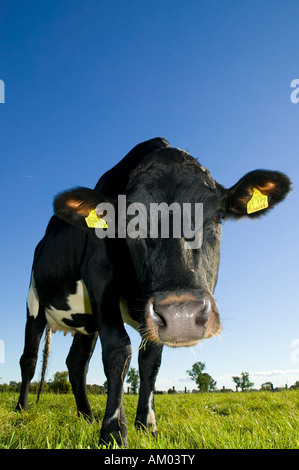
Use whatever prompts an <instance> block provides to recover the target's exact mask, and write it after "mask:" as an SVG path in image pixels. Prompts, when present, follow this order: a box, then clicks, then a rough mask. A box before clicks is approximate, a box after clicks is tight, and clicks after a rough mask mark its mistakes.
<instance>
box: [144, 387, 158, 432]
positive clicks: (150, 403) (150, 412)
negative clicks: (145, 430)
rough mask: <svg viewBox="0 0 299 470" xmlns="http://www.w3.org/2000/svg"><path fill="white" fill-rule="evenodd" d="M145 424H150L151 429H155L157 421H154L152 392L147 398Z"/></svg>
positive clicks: (148, 425)
mask: <svg viewBox="0 0 299 470" xmlns="http://www.w3.org/2000/svg"><path fill="white" fill-rule="evenodd" d="M146 425H147V427H150V426H152V431H153V432H155V431H157V423H156V416H155V412H154V409H153V392H151V393H150V396H149V400H148V413H147V418H146Z"/></svg>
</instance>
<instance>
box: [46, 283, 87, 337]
mask: <svg viewBox="0 0 299 470" xmlns="http://www.w3.org/2000/svg"><path fill="white" fill-rule="evenodd" d="M66 302H67V304H68V306H69V310H60V309H57V308H55V307H54V306H49V307H47V308H45V314H46V319H47V323H48V325H49V327H51V328H52V330H53V331H55V330H62V331H64V332H65V333H67V332H68V331H70V332H72V333H74V332H76V331H78V332H79V333H83V334H91V333H94V332H95V326H94V321H93V318H92V310H91V305H90V301H89V295H88V292H87V288H86V286H85V284H84V282H83V281H82V280H79V281H77V290H76V293H75V294H70V295H68V296H67V300H66Z"/></svg>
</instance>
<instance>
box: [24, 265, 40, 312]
mask: <svg viewBox="0 0 299 470" xmlns="http://www.w3.org/2000/svg"><path fill="white" fill-rule="evenodd" d="M27 307H28V311H29V315H30V316H31V317H34V318H36V317H37V315H38V309H39V298H38V294H37V290H36V288H35V281H34V276H33V271H32V274H31V282H30V288H29V292H28V295H27Z"/></svg>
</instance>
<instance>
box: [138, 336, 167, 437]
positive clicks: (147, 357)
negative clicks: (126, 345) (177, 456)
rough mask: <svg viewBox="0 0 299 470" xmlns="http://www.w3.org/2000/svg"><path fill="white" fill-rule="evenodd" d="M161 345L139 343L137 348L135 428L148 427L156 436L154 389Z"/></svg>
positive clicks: (159, 362)
mask: <svg viewBox="0 0 299 470" xmlns="http://www.w3.org/2000/svg"><path fill="white" fill-rule="evenodd" d="M162 349H163V345H162V344H157V343H151V342H150V341H148V342H147V343H145V344H143V342H142V343H141V347H140V350H139V357H138V362H139V374H140V391H139V401H138V407H137V414H136V420H135V426H136V428H137V429H150V430H151V432H152V434H153V435H154V436H155V437H156V436H157V424H156V416H155V408H154V389H155V382H156V377H157V374H158V371H159V367H160V364H161V354H162Z"/></svg>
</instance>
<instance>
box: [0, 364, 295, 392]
mask: <svg viewBox="0 0 299 470" xmlns="http://www.w3.org/2000/svg"><path fill="white" fill-rule="evenodd" d="M205 368H206V365H205V364H204V363H203V362H196V363H195V364H193V366H192V368H191V369H190V370H187V374H188V375H189V377H190V378H191V380H193V381H194V382H195V383H196V385H197V390H193V392H194V391H198V392H202V393H203V392H215V391H217V389H216V385H217V382H216V380H214V379H213V378H212V377H211V375H210V374H208V373H207V372H204V370H205ZM232 380H233V382H234V383H235V388H236V392H238V391H240V390H241V392H246V391H250V390H252V388H253V386H254V383H253V382H251V380H250V377H249V373H248V372H241V375H240V376H233V377H232ZM126 382H127V383H128V384H129V385H130V387H128V388H127V393H130V394H133V395H136V394H137V393H138V390H139V383H140V379H139V373H138V371H137V370H136V369H135V368H134V367H131V369H130V370H129V372H128V374H127V376H126ZM38 387H39V382H32V383H31V384H30V392H31V393H37V390H38ZM20 388H21V382H15V381H11V382H9V384H2V385H1V384H0V391H1V392H19V391H20ZM285 388H287V387H285ZM71 389H72V387H71V384H70V382H69V381H68V372H67V371H65V372H56V373H55V374H54V376H53V379H51V380H49V381H48V382H45V384H44V386H43V392H44V393H71ZM289 389H299V380H298V381H296V382H295V384H294V385H292V386H290V387H289ZM260 390H261V391H264V390H270V391H277V390H279V389H276V388H274V386H273V384H272V382H265V383H263V384H262V385H261V388H260ZM219 391H220V392H233V390H231V389H226V388H225V387H223V388H222V389H220V390H219ZM87 392H88V393H90V394H93V395H102V394H106V393H107V381H106V382H104V384H103V385H97V384H93V385H87ZM185 392H187V390H186V389H185ZM156 393H165V392H159V391H158V392H156ZM167 393H177V392H176V391H175V388H174V387H173V388H170V389H169V390H168V392H167Z"/></svg>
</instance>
